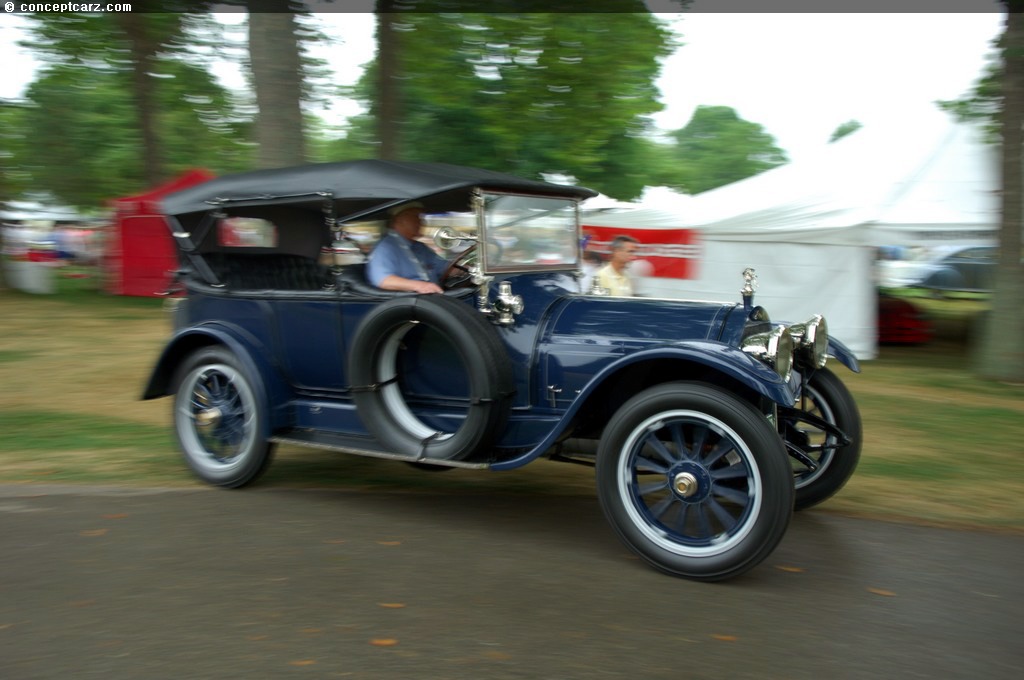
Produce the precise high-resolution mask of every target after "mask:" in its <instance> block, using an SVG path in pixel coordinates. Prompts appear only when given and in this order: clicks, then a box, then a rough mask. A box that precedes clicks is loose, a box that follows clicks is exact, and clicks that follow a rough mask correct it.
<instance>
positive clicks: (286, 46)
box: [248, 0, 306, 168]
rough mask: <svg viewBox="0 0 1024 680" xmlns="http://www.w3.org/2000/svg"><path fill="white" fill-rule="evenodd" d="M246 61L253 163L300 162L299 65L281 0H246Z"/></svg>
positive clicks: (284, 0) (288, 15) (290, 21)
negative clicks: (252, 95)
mask: <svg viewBox="0 0 1024 680" xmlns="http://www.w3.org/2000/svg"><path fill="white" fill-rule="evenodd" d="M248 7H249V61H250V63H251V66H252V79H253V87H254V89H255V90H256V106H257V108H259V114H258V115H257V118H256V142H257V143H258V145H259V153H258V154H257V161H256V162H257V165H258V166H259V167H260V168H280V167H287V166H290V165H301V164H302V163H305V162H306V141H305V134H304V130H303V122H302V106H301V101H302V67H301V62H300V59H299V44H298V38H297V37H296V35H295V28H296V26H295V16H294V14H293V13H292V12H291V11H290V9H289V4H288V1H287V0H249V3H248Z"/></svg>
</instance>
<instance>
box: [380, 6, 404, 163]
mask: <svg viewBox="0 0 1024 680" xmlns="http://www.w3.org/2000/svg"><path fill="white" fill-rule="evenodd" d="M392 5H394V2H393V1H392V0H377V141H378V142H380V147H379V149H378V151H377V157H378V158H380V159H383V160H398V157H399V116H400V108H401V105H400V97H401V93H400V91H399V85H398V82H399V76H400V75H401V74H400V72H399V49H400V47H399V40H398V33H397V32H396V31H395V29H394V23H395V21H396V20H397V18H398V15H397V14H393V13H391V12H390V11H389V10H390V9H391V7H392Z"/></svg>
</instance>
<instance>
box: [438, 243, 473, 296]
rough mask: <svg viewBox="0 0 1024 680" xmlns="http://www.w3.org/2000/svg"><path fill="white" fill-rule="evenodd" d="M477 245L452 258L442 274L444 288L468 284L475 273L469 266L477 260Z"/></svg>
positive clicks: (448, 288)
mask: <svg viewBox="0 0 1024 680" xmlns="http://www.w3.org/2000/svg"><path fill="white" fill-rule="evenodd" d="M476 246H477V244H476V243H474V244H473V245H471V246H470V247H468V248H466V249H465V250H463V251H462V252H461V253H459V254H458V255H456V256H455V257H454V258H452V260H451V262H449V263H448V266H447V267H445V268H444V272H443V273H442V274H441V287H442V288H444V289H445V290H451V289H452V288H458V287H459V286H461V285H464V284H466V283H467V282H468V281H469V280H470V279H471V278H472V277H473V273H472V272H471V271H470V270H469V268H470V267H472V266H473V265H475V264H476V261H477V257H476Z"/></svg>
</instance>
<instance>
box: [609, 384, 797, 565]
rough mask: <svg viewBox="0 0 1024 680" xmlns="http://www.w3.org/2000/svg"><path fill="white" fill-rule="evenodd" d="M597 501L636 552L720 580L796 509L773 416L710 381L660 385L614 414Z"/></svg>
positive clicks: (756, 555) (777, 533) (763, 546)
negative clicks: (773, 424) (773, 423)
mask: <svg viewBox="0 0 1024 680" xmlns="http://www.w3.org/2000/svg"><path fill="white" fill-rule="evenodd" d="M597 484H598V499H599V500H600V503H601V508H602V509H603V510H604V513H605V516H606V517H607V518H608V521H609V522H610V523H611V525H612V527H614V529H615V531H616V532H617V533H618V535H619V536H620V537H621V538H622V540H623V541H624V542H625V543H626V545H628V546H629V547H630V548H631V549H632V550H633V551H634V552H636V553H637V554H638V555H639V556H640V557H642V558H643V559H644V560H646V561H647V562H649V563H650V564H651V565H653V566H654V567H656V568H658V569H660V570H662V571H665V572H667V573H669V574H672V575H674V576H682V577H685V578H690V579H695V580H701V581H720V580H724V579H727V578H732V577H734V576H738V575H740V574H742V573H744V572H746V571H747V570H749V569H751V568H753V567H754V566H755V565H757V564H758V563H760V562H761V561H762V560H763V559H764V558H765V557H767V556H768V555H769V554H770V553H771V552H772V551H773V550H774V549H775V547H776V546H777V545H778V543H779V541H780V540H782V536H783V535H784V534H785V532H786V528H787V526H788V525H789V519H790V516H791V515H792V512H793V475H792V471H791V470H790V466H789V463H788V460H787V458H786V452H785V448H784V446H783V444H782V440H781V439H780V437H779V435H778V433H777V432H776V431H775V429H774V428H773V427H772V426H771V425H770V423H769V422H768V420H767V419H766V418H765V417H764V416H763V415H761V414H760V413H758V412H757V411H756V410H755V409H754V408H753V407H752V406H750V405H749V404H748V403H746V402H744V401H742V400H740V399H738V398H736V397H734V396H732V395H731V394H729V393H727V392H723V391H722V390H720V389H717V388H715V387H712V386H710V385H705V384H702V383H688V382H677V383H667V384H664V385H658V386H656V387H652V388H650V389H648V390H645V391H644V392H641V393H640V394H638V395H636V396H635V397H633V398H632V399H630V400H629V401H627V402H626V403H625V404H624V405H623V406H622V407H621V408H620V409H619V410H618V412H616V414H615V415H614V416H613V417H612V419H611V421H610V422H609V423H608V426H607V428H606V429H605V432H604V435H603V436H602V438H601V443H600V445H599V447H598V452H597Z"/></svg>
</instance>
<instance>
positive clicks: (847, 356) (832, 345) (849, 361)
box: [828, 337, 860, 373]
mask: <svg viewBox="0 0 1024 680" xmlns="http://www.w3.org/2000/svg"><path fill="white" fill-rule="evenodd" d="M828 354H829V356H832V357H835V359H836V361H838V362H839V363H841V364H842V365H843V366H846V367H847V368H848V369H850V370H851V371H853V372H854V373H860V363H858V361H857V357H856V355H855V354H854V353H853V352H851V351H850V348H849V347H847V346H846V345H844V344H843V343H841V342H839V341H838V340H836V339H835V338H832V337H829V339H828Z"/></svg>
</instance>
